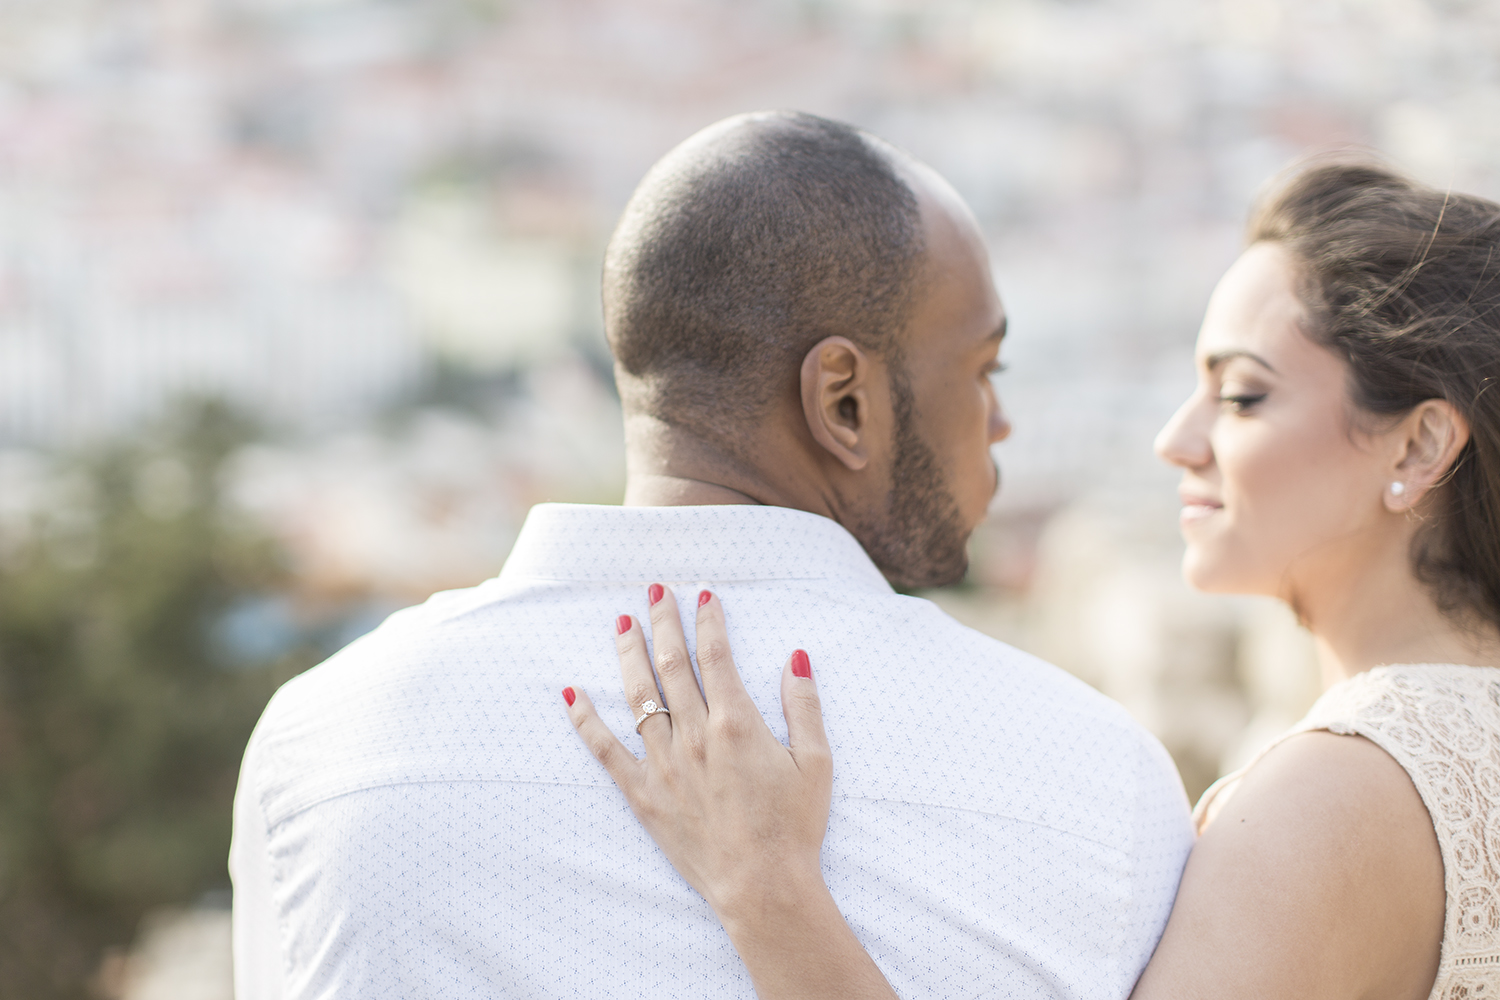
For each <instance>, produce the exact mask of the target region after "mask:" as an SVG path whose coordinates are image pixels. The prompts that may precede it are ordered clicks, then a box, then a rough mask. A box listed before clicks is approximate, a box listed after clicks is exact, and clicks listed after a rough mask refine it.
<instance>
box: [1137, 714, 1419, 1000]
mask: <svg viewBox="0 0 1500 1000" xmlns="http://www.w3.org/2000/svg"><path fill="white" fill-rule="evenodd" d="M1443 913H1444V888H1443V864H1442V859H1441V855H1440V852H1439V849H1438V844H1437V840H1436V837H1435V836H1434V832H1433V828H1432V824H1431V823H1430V822H1429V821H1428V819H1427V813H1426V810H1425V809H1424V807H1423V804H1422V800H1421V798H1420V797H1419V796H1418V794H1417V791H1416V789H1415V787H1414V786H1413V784H1412V782H1411V780H1410V779H1409V777H1408V776H1407V774H1406V772H1405V771H1404V770H1403V769H1402V767H1401V766H1400V765H1399V764H1398V763H1397V762H1396V761H1395V760H1394V759H1393V758H1392V757H1391V756H1390V755H1389V754H1387V753H1386V752H1385V751H1383V750H1382V749H1381V748H1379V747H1378V746H1376V745H1375V744H1374V743H1372V742H1370V741H1369V740H1366V739H1362V738H1350V737H1346V736H1339V735H1335V734H1333V733H1329V732H1307V733H1301V734H1298V735H1297V736H1295V737H1292V738H1289V739H1286V740H1283V741H1281V742H1280V743H1278V744H1277V745H1276V746H1275V747H1274V748H1273V749H1272V750H1270V751H1269V752H1267V753H1266V754H1265V755H1264V756H1262V757H1261V758H1260V759H1259V760H1258V761H1257V762H1256V763H1255V764H1254V765H1253V766H1252V767H1251V768H1250V769H1249V770H1248V771H1247V772H1246V773H1245V774H1244V776H1243V778H1242V779H1241V780H1240V782H1239V784H1238V787H1237V788H1236V789H1235V792H1234V794H1233V796H1232V797H1229V798H1227V800H1226V801H1225V802H1224V804H1223V805H1222V808H1221V809H1220V810H1219V813H1218V815H1217V816H1216V817H1215V818H1214V819H1213V821H1212V823H1211V824H1209V825H1208V827H1207V828H1206V829H1205V830H1204V832H1203V835H1202V836H1201V837H1200V838H1199V840H1198V843H1197V845H1196V846H1195V847H1194V849H1193V854H1192V858H1191V859H1190V861H1189V863H1188V867H1187V870H1186V871H1185V873H1184V877H1183V882H1182V886H1181V889H1180V890H1179V895H1178V901H1177V908H1176V909H1175V910H1174V911H1173V917H1172V921H1173V924H1176V925H1177V926H1178V928H1180V931H1179V932H1178V933H1174V930H1173V927H1172V926H1170V925H1169V928H1168V935H1167V937H1164V938H1163V945H1162V947H1161V948H1159V949H1158V954H1159V955H1163V956H1176V957H1175V959H1173V958H1168V959H1167V960H1166V965H1165V966H1164V968H1163V970H1162V972H1161V975H1160V976H1159V977H1158V978H1160V980H1161V985H1162V986H1163V987H1164V986H1165V985H1167V984H1169V983H1175V984H1178V985H1179V986H1181V987H1182V988H1181V989H1178V990H1177V991H1176V992H1178V993H1181V994H1183V995H1188V994H1193V993H1197V994H1199V995H1202V994H1204V993H1207V992H1213V993H1218V994H1220V995H1227V996H1292V995H1303V996H1319V995H1366V996H1388V995H1408V996H1409V995H1412V993H1413V992H1414V991H1416V990H1420V989H1425V988H1426V986H1428V985H1430V983H1431V982H1432V976H1433V973H1434V972H1435V971H1436V968H1437V959H1438V955H1439V947H1440V942H1441V940H1442V933H1443ZM1189 930H1191V932H1189ZM1179 937H1180V938H1181V940H1179ZM1205 941H1206V942H1207V943H1208V944H1209V945H1210V946H1211V947H1210V949H1209V950H1211V951H1212V952H1213V953H1215V954H1217V955H1218V956H1219V957H1220V961H1219V963H1218V965H1216V966H1215V967H1214V968H1213V969H1207V968H1205V969H1202V970H1196V971H1195V969H1194V968H1192V963H1193V962H1194V961H1196V960H1201V954H1202V951H1203V949H1202V948H1198V947H1188V945H1187V944H1186V943H1184V942H1196V944H1197V945H1202V944H1204V942H1205ZM1195 953H1196V955H1197V958H1196V959H1195ZM1152 964H1153V966H1155V965H1156V964H1157V960H1155V959H1153V963H1152ZM1169 970H1175V971H1171V974H1170V975H1168V974H1167V972H1168V971H1169ZM1226 976H1227V977H1228V978H1229V979H1230V980H1232V981H1233V982H1235V983H1236V984H1239V985H1237V986H1236V987H1235V988H1234V989H1229V990H1226V989H1224V988H1222V987H1223V983H1224V981H1225V978H1226ZM1195 977H1196V978H1195ZM1329 977H1334V978H1333V979H1330V978H1329ZM1424 977H1425V979H1424ZM1200 980H1201V981H1200ZM1334 980H1337V981H1336V982H1335V981H1334ZM1153 981H1154V980H1153ZM1143 982H1144V981H1143ZM1312 982H1317V983H1321V984H1322V987H1327V988H1319V989H1310V988H1308V984H1309V983H1312ZM1392 983H1399V984H1401V985H1402V989H1401V990H1396V991H1394V992H1392V991H1390V990H1389V989H1388V987H1389V986H1390V984H1392ZM1215 984H1217V985H1215ZM1382 984H1384V985H1382ZM1211 985H1215V988H1214V989H1212V990H1210V989H1209V987H1210V986H1211ZM1170 992H1171V991H1166V990H1163V995H1167V994H1170ZM1138 993H1139V995H1140V996H1152V995H1156V994H1153V993H1152V992H1150V991H1146V992H1140V991H1138Z"/></svg>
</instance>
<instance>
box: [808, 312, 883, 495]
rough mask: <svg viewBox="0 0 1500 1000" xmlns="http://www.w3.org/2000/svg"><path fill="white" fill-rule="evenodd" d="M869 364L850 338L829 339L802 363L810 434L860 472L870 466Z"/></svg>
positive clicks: (838, 457)
mask: <svg viewBox="0 0 1500 1000" xmlns="http://www.w3.org/2000/svg"><path fill="white" fill-rule="evenodd" d="M869 381H870V359H869V356H868V355H866V354H865V352H864V351H862V350H860V349H859V347H858V346H857V345H856V344H855V343H854V342H853V341H852V340H850V339H849V338H847V337H827V338H825V339H823V340H820V341H818V343H816V344H814V345H813V349H812V350H810V351H808V352H807V356H806V357H805V358H803V359H802V413H803V416H804V417H806V419H807V429H808V430H809V431H811V432H812V436H813V440H814V441H816V442H818V444H819V445H821V446H822V447H823V448H824V450H826V451H827V452H828V453H829V454H830V455H832V456H833V457H834V458H836V459H838V460H839V461H840V462H842V463H843V464H844V465H845V467H847V468H848V469H850V470H851V471H854V472H858V471H859V470H860V469H863V468H864V467H865V466H866V465H867V464H869V461H870V448H869V440H868V438H869V422H870V386H869Z"/></svg>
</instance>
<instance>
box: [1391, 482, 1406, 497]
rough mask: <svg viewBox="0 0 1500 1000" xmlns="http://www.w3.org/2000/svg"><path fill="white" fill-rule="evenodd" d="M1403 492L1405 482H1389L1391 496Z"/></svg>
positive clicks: (1404, 490)
mask: <svg viewBox="0 0 1500 1000" xmlns="http://www.w3.org/2000/svg"><path fill="white" fill-rule="evenodd" d="M1405 492H1406V484H1405V483H1392V484H1391V496H1393V497H1399V496H1400V495H1401V494H1403V493H1405Z"/></svg>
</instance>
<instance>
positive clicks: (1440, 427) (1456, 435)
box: [1385, 399, 1469, 514]
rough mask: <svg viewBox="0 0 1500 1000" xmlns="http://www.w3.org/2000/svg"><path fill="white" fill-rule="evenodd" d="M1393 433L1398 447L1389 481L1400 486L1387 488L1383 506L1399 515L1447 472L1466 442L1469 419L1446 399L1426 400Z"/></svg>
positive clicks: (1413, 505)
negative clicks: (1394, 489) (1395, 488)
mask: <svg viewBox="0 0 1500 1000" xmlns="http://www.w3.org/2000/svg"><path fill="white" fill-rule="evenodd" d="M1394 434H1395V435H1396V444H1397V449H1398V450H1397V462H1396V465H1395V468H1394V470H1393V474H1392V477H1391V483H1392V484H1395V483H1400V484H1401V487H1400V490H1399V492H1396V491H1393V490H1392V489H1390V488H1389V487H1387V489H1386V491H1385V506H1386V509H1387V510H1389V511H1391V512H1392V513H1398V514H1399V513H1404V512H1406V511H1408V510H1411V509H1412V508H1413V507H1415V506H1416V505H1417V504H1418V503H1420V502H1421V500H1422V497H1424V496H1425V495H1426V494H1427V492H1428V491H1429V490H1431V489H1432V488H1433V487H1434V486H1436V485H1438V484H1439V483H1441V482H1442V481H1443V478H1444V477H1445V476H1447V475H1448V472H1449V471H1450V470H1451V469H1452V468H1453V463H1454V462H1456V461H1458V456H1459V453H1460V452H1462V451H1463V450H1464V445H1466V444H1468V443H1469V422H1468V420H1466V419H1464V415H1463V414H1462V413H1459V412H1458V409H1457V408H1456V407H1455V406H1454V405H1453V404H1452V403H1450V402H1448V401H1447V400H1446V399H1428V400H1424V401H1422V402H1420V403H1418V404H1417V405H1416V406H1415V407H1413V408H1412V411H1411V412H1410V413H1408V414H1407V415H1406V416H1405V417H1404V418H1402V420H1401V423H1400V424H1398V425H1397V427H1396V429H1395V431H1394Z"/></svg>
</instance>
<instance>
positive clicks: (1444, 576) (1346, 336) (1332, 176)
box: [1247, 162, 1500, 624]
mask: <svg viewBox="0 0 1500 1000" xmlns="http://www.w3.org/2000/svg"><path fill="white" fill-rule="evenodd" d="M1247 235H1248V238H1249V240H1250V241H1251V242H1252V243H1253V242H1258V241H1273V242H1276V243H1278V244H1281V245H1282V246H1284V247H1286V248H1287V249H1288V250H1289V251H1290V252H1291V253H1292V255H1293V256H1294V258H1295V259H1296V260H1297V261H1298V263H1299V264H1300V266H1301V268H1302V275H1301V277H1302V280H1303V285H1304V288H1303V298H1304V300H1305V304H1306V305H1307V306H1308V308H1309V310H1310V312H1311V314H1312V318H1313V319H1312V324H1311V328H1310V329H1309V330H1308V331H1307V332H1308V334H1309V335H1310V336H1311V337H1312V338H1313V339H1314V340H1315V341H1317V342H1318V343H1320V344H1322V345H1324V346H1325V347H1327V348H1328V349H1329V350H1331V351H1333V352H1334V353H1335V354H1337V355H1338V356H1339V357H1341V358H1343V359H1344V360H1345V361H1346V362H1347V363H1348V366H1349V384H1350V396H1351V399H1352V401H1353V402H1354V404H1355V405H1356V406H1358V407H1359V408H1360V409H1361V410H1364V411H1365V412H1367V413H1369V414H1375V415H1379V416H1397V415H1400V414H1404V413H1406V412H1408V411H1409V410H1411V408H1412V407H1414V406H1416V405H1417V404H1418V403H1420V402H1422V401H1423V400H1428V399H1445V400H1447V401H1448V402H1449V403H1451V404H1452V405H1453V406H1454V407H1455V408H1456V409H1457V410H1458V411H1459V412H1460V413H1462V414H1463V416H1464V417H1465V418H1466V419H1467V420H1468V422H1469V426H1470V438H1469V442H1468V444H1467V445H1465V446H1464V449H1463V451H1462V452H1461V453H1460V454H1459V457H1458V459H1457V460H1456V461H1455V463H1454V465H1453V468H1452V469H1451V470H1450V472H1449V474H1448V475H1447V477H1446V479H1445V480H1444V481H1443V483H1442V484H1441V485H1440V486H1439V487H1438V488H1437V489H1436V490H1434V491H1433V493H1432V494H1430V495H1429V497H1428V499H1427V500H1426V501H1424V503H1423V505H1422V507H1421V514H1422V516H1423V526H1422V528H1421V530H1420V531H1419V532H1418V533H1417V537H1416V539H1415V542H1414V545H1413V549H1412V561H1413V566H1414V568H1415V570H1416V573H1417V576H1418V578H1419V579H1421V580H1422V581H1423V582H1424V583H1426V584H1427V585H1428V586H1429V587H1430V588H1431V590H1432V593H1433V594H1434V596H1435V597H1436V598H1437V600H1438V603H1439V605H1440V606H1441V607H1443V608H1444V610H1446V611H1448V612H1450V613H1454V614H1457V615H1460V616H1463V617H1467V616H1470V615H1475V614H1477V615H1479V616H1480V617H1482V618H1483V619H1485V620H1488V621H1490V622H1493V623H1496V624H1500V393H1497V392H1496V391H1495V390H1494V385H1495V382H1496V380H1497V378H1500V204H1496V203H1495V202H1492V201H1487V200H1485V199H1483V198H1476V197H1473V196H1471V195H1461V194H1452V193H1445V192H1443V191H1438V190H1435V189H1433V188H1429V187H1425V186H1423V185H1421V184H1417V183H1415V182H1413V181H1411V180H1408V179H1406V178H1404V177H1402V176H1400V175H1398V174H1396V173H1393V172H1392V171H1390V170H1387V169H1385V168H1383V167H1380V166H1376V165H1373V164H1369V163H1350V162H1335V163H1327V162H1325V163H1321V164H1312V165H1309V166H1305V167H1303V168H1301V169H1299V170H1297V171H1295V172H1294V173H1292V174H1290V175H1289V176H1288V177H1287V178H1285V179H1283V180H1282V181H1281V183H1280V184H1278V185H1277V186H1276V187H1274V188H1273V189H1272V190H1271V191H1270V192H1269V193H1268V194H1267V195H1265V196H1264V197H1263V198H1262V199H1261V201H1260V202H1259V204H1258V206H1257V207H1256V209H1255V211H1254V212H1253V213H1252V215H1251V219H1250V224H1249V227H1248V234H1247Z"/></svg>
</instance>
